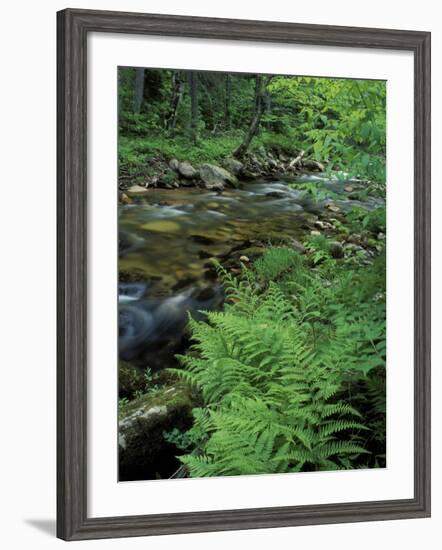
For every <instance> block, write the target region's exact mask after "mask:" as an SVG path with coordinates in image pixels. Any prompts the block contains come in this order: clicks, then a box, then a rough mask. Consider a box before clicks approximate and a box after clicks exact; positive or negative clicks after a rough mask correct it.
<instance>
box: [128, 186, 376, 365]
mask: <svg viewBox="0 0 442 550" xmlns="http://www.w3.org/2000/svg"><path fill="white" fill-rule="evenodd" d="M310 178H311V179H310V180H309V181H312V182H313V181H314V182H317V183H318V185H320V184H321V185H322V186H323V187H324V188H327V187H328V186H329V187H331V188H332V190H333V193H336V192H338V193H340V192H342V195H343V196H342V200H334V203H335V204H337V205H339V207H340V209H342V210H345V209H347V208H351V207H352V206H360V205H361V203H359V202H358V201H350V200H348V199H347V198H346V197H345V193H344V189H343V188H344V185H345V182H336V181H330V182H324V181H322V182H319V181H318V177H317V176H316V178H315V177H314V176H313V178H315V179H313V178H312V177H310ZM327 202H330V201H328V200H327V199H323V200H321V201H319V202H316V203H314V202H313V200H312V198H311V197H310V196H309V195H308V194H307V193H306V192H305V191H301V190H297V189H292V188H290V187H289V186H288V185H287V183H286V182H283V181H274V182H254V183H249V184H244V185H243V187H242V188H240V189H227V190H225V191H224V192H223V193H222V194H219V193H217V192H211V191H206V190H203V189H199V188H195V187H189V188H183V187H181V188H179V189H149V190H148V193H147V194H146V195H145V196H142V197H136V198H135V199H134V200H133V203H132V204H129V205H124V206H120V211H119V224H120V225H119V256H120V259H119V271H120V288H119V302H120V357H122V358H123V359H127V360H131V359H137V358H139V357H140V356H143V354H144V356H145V353H152V351H153V350H154V349H155V346H160V347H161V346H164V345H168V344H170V343H171V342H176V343H177V344H178V343H179V342H180V339H181V337H182V336H183V333H184V331H185V326H186V321H187V315H188V312H189V311H190V312H191V313H192V314H197V312H198V311H199V310H201V309H214V308H219V307H220V306H221V305H222V290H220V287H219V284H218V282H217V281H216V274H215V273H214V269H213V264H212V261H211V259H212V258H216V259H218V260H219V261H221V263H223V262H225V261H226V260H227V261H228V260H231V259H232V258H236V260H238V258H239V257H240V256H241V255H242V254H246V255H251V256H253V255H254V253H256V252H257V251H258V253H259V252H260V251H262V250H263V246H265V245H267V244H270V243H272V244H278V243H279V242H281V241H285V240H287V239H288V238H292V239H297V240H302V239H303V236H304V235H305V234H306V233H308V232H309V227H308V226H309V225H311V223H312V214H313V213H315V212H316V213H318V212H320V211H321V210H323V209H324V208H325V207H326V204H327ZM366 206H367V207H368V208H371V207H373V205H371V203H370V202H369V201H368V202H367V204H366ZM249 251H250V252H249ZM172 348H173V346H172ZM172 351H173V350H172ZM172 351H171V353H172ZM150 360H152V357H151V358H150Z"/></svg>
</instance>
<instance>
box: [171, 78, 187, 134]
mask: <svg viewBox="0 0 442 550" xmlns="http://www.w3.org/2000/svg"><path fill="white" fill-rule="evenodd" d="M183 94H184V80H183V77H182V74H181V73H180V72H174V73H173V74H172V99H171V101H170V116H169V118H168V120H167V131H168V132H169V133H170V134H172V135H173V134H174V132H175V129H176V123H177V119H178V110H179V108H180V105H181V101H182V99H183Z"/></svg>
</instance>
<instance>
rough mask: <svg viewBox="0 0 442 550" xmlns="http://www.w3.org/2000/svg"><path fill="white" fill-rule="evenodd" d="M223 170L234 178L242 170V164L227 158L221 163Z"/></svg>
mask: <svg viewBox="0 0 442 550" xmlns="http://www.w3.org/2000/svg"><path fill="white" fill-rule="evenodd" d="M223 165H224V168H225V169H226V170H228V171H229V172H230V173H231V174H233V175H234V176H238V175H239V174H241V172H242V171H243V169H244V164H243V163H242V162H240V161H239V160H237V159H234V158H231V157H228V158H226V159H225V160H224V162H223Z"/></svg>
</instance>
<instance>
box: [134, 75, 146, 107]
mask: <svg viewBox="0 0 442 550" xmlns="http://www.w3.org/2000/svg"><path fill="white" fill-rule="evenodd" d="M134 92H135V93H134V113H137V114H138V113H139V112H140V111H141V105H142V103H143V95H144V69H135V90H134Z"/></svg>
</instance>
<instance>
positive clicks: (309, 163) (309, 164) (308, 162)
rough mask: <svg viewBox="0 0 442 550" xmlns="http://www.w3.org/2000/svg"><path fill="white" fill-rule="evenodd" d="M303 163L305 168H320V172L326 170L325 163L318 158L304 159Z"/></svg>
mask: <svg viewBox="0 0 442 550" xmlns="http://www.w3.org/2000/svg"><path fill="white" fill-rule="evenodd" d="M302 165H303V166H304V168H307V170H318V171H319V172H324V170H325V168H324V165H323V164H321V163H320V162H318V161H317V160H312V159H304V160H303V161H302Z"/></svg>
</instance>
